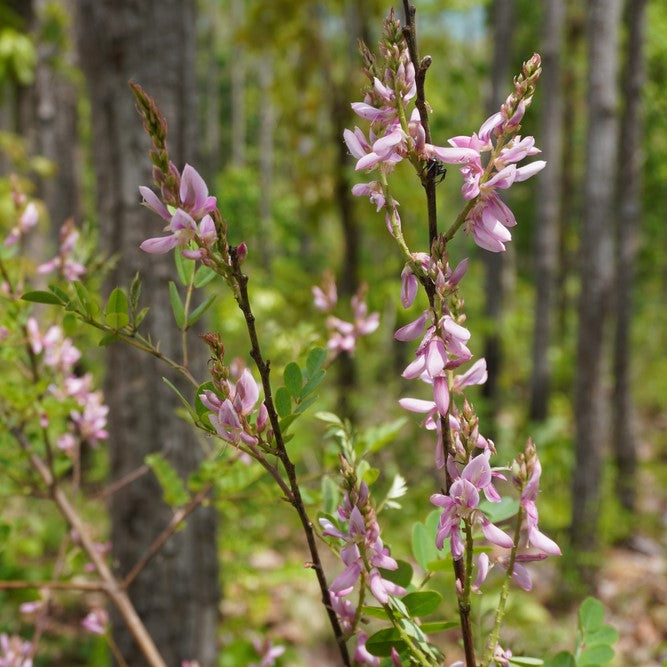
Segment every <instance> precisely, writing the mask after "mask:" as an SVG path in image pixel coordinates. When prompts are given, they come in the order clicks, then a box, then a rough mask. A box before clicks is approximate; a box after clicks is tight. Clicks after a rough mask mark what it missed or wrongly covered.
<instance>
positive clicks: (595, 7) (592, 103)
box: [571, 0, 621, 574]
mask: <svg viewBox="0 0 667 667" xmlns="http://www.w3.org/2000/svg"><path fill="white" fill-rule="evenodd" d="M620 6H621V3H620V0H590V2H589V3H588V16H587V35H588V75H587V80H588V85H587V89H588V100H587V104H588V129H587V138H586V171H585V173H586V181H585V184H584V215H583V220H582V227H581V251H580V270H579V275H580V281H581V286H580V290H581V291H580V295H579V304H578V318H579V330H578V335H577V369H576V380H575V392H574V414H575V469H574V476H573V496H572V525H571V538H572V545H573V546H574V547H575V549H577V550H578V551H580V552H594V551H595V549H596V547H597V544H598V518H599V504H600V479H601V472H602V454H603V446H604V444H605V440H606V435H607V433H608V429H607V424H606V423H605V417H606V416H607V413H606V411H605V407H606V406H605V386H604V385H605V383H604V377H603V358H604V356H603V350H604V345H605V340H606V333H607V326H606V324H607V322H608V310H609V300H610V294H611V288H612V285H613V239H612V229H613V226H612V225H610V224H609V221H610V220H612V219H613V210H612V209H613V203H614V178H615V169H616V160H617V152H616V145H617V122H616V104H617V95H616V75H617V60H618V58H617V54H618V32H619V19H620ZM581 562H582V563H584V562H587V561H583V560H582V561H581ZM587 569H588V568H586V567H584V568H582V571H583V573H584V574H586V573H587V572H586V570H587Z"/></svg>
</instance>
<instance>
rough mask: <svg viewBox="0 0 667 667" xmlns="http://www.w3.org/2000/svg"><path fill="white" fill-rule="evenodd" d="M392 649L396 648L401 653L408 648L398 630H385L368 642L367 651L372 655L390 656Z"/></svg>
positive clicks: (371, 637)
mask: <svg viewBox="0 0 667 667" xmlns="http://www.w3.org/2000/svg"><path fill="white" fill-rule="evenodd" d="M392 648H395V649H396V650H397V651H398V652H399V653H400V652H401V651H403V650H404V649H405V648H406V644H405V642H404V641H403V640H402V639H401V636H400V635H399V634H398V630H397V629H396V628H384V629H383V630H379V631H378V632H376V633H375V634H373V635H371V636H370V637H369V638H368V639H367V640H366V650H367V651H368V652H369V653H371V654H372V655H379V656H385V655H390V654H391V649H392Z"/></svg>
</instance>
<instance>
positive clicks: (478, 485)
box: [431, 450, 513, 560]
mask: <svg viewBox="0 0 667 667" xmlns="http://www.w3.org/2000/svg"><path fill="white" fill-rule="evenodd" d="M490 454H491V452H490V451H489V450H486V451H485V452H483V453H482V454H479V455H478V456H476V457H474V458H473V459H471V460H470V461H469V463H468V464H467V465H466V466H465V468H464V469H463V471H462V472H461V474H460V476H459V474H458V470H457V469H456V467H455V466H454V465H453V462H452V463H451V465H450V466H448V467H449V470H450V474H452V476H453V477H454V476H455V475H456V477H455V481H454V482H453V484H452V486H451V488H450V490H449V493H448V494H447V495H445V494H441V493H434V494H433V495H432V496H431V502H432V503H433V504H434V505H437V506H439V507H442V508H444V509H443V512H442V514H441V516H440V522H439V524H438V532H437V535H436V546H437V547H438V549H442V546H443V543H444V541H445V539H446V538H449V539H450V542H451V549H452V557H453V558H454V559H455V560H458V559H459V558H461V557H462V556H463V551H464V542H463V539H462V537H461V532H460V523H461V521H462V520H464V519H466V520H468V521H470V522H472V523H480V524H481V527H482V532H483V533H484V537H486V539H487V540H488V541H489V542H491V543H492V544H496V545H498V546H501V547H505V548H511V547H512V546H513V541H512V538H511V537H510V536H509V535H507V533H505V532H504V531H502V530H500V528H498V527H497V526H495V525H494V524H492V523H491V522H490V521H489V520H488V518H487V517H486V515H485V514H484V513H483V512H482V511H481V510H480V509H479V501H480V498H479V492H480V491H483V492H484V494H485V495H486V497H487V499H488V500H490V501H491V502H498V501H499V500H500V496H498V493H497V491H496V490H495V488H494V487H493V485H492V480H493V473H492V470H491V466H490V465H489V456H490ZM450 461H451V459H450Z"/></svg>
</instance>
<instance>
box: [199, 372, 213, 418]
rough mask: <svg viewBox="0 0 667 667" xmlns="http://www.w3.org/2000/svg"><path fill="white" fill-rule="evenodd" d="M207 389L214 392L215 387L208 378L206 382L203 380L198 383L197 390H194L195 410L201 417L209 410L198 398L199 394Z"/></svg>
mask: <svg viewBox="0 0 667 667" xmlns="http://www.w3.org/2000/svg"><path fill="white" fill-rule="evenodd" d="M207 389H209V390H210V391H212V392H213V393H214V394H216V393H217V392H216V389H215V385H214V384H213V383H212V382H211V381H210V380H209V381H208V382H204V383H202V384H200V385H199V386H198V387H197V390H196V391H195V412H196V413H197V414H198V415H199V416H200V417H201V416H202V415H205V414H207V413H209V412H211V411H210V410H209V409H208V408H207V407H206V406H205V405H204V404H203V403H202V402H201V398H199V395H200V394H203V393H204V392H205V391H206V390H207Z"/></svg>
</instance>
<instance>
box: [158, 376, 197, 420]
mask: <svg viewBox="0 0 667 667" xmlns="http://www.w3.org/2000/svg"><path fill="white" fill-rule="evenodd" d="M162 382H164V383H165V384H166V385H167V387H169V389H171V390H172V391H173V392H174V393H175V394H176V396H178V398H180V400H181V403H183V407H184V408H185V409H186V410H187V411H188V413H189V414H190V416H191V417H192V418H193V419H196V418H197V413H196V412H195V411H194V410H193V409H192V406H191V405H190V404H189V403H188V401H187V399H186V398H185V396H183V394H181V392H180V391H179V390H178V387H176V385H175V384H174V383H173V382H171V381H170V380H168V379H167V378H165V377H163V378H162Z"/></svg>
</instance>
